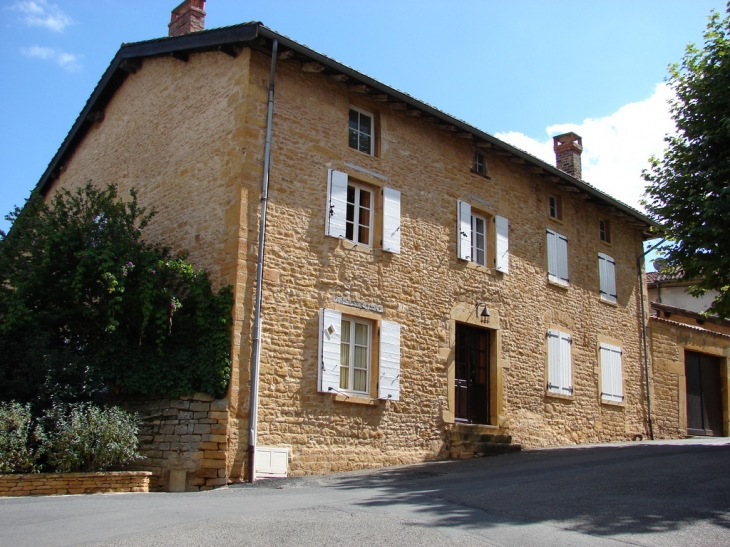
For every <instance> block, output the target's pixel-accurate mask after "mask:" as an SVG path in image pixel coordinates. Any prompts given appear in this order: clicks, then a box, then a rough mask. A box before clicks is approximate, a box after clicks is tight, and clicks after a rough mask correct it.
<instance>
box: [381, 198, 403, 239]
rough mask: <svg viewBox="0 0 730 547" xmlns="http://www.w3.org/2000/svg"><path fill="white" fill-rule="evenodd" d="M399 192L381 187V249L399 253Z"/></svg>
mask: <svg viewBox="0 0 730 547" xmlns="http://www.w3.org/2000/svg"><path fill="white" fill-rule="evenodd" d="M400 232H401V230H400V192H399V191H398V190H393V189H392V188H383V250H384V251H387V252H389V253H400Z"/></svg>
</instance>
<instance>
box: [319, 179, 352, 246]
mask: <svg viewBox="0 0 730 547" xmlns="http://www.w3.org/2000/svg"><path fill="white" fill-rule="evenodd" d="M324 228H325V234H326V235H328V236H332V237H341V238H344V237H345V233H346V230H347V173H343V172H342V171H335V170H334V169H328V170H327V218H326V219H325V223H324Z"/></svg>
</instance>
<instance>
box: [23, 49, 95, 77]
mask: <svg viewBox="0 0 730 547" xmlns="http://www.w3.org/2000/svg"><path fill="white" fill-rule="evenodd" d="M21 51H22V53H23V55H26V56H28V57H35V58H36V59H43V60H46V61H53V62H55V63H57V64H58V65H59V66H60V67H61V68H63V69H64V70H68V71H69V72H77V71H79V70H81V62H80V59H81V56H80V55H74V54H73V53H66V52H65V51H61V50H60V49H55V48H51V47H41V46H31V47H28V48H23V49H22V50H21Z"/></svg>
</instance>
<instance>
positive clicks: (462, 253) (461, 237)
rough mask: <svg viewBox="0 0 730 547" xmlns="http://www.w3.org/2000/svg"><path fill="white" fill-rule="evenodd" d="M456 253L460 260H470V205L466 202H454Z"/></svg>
mask: <svg viewBox="0 0 730 547" xmlns="http://www.w3.org/2000/svg"><path fill="white" fill-rule="evenodd" d="M456 214H457V221H456V230H457V236H458V238H457V253H458V257H459V258H461V259H462V260H471V205H469V204H468V203H467V202H466V201H461V200H458V201H457V202H456Z"/></svg>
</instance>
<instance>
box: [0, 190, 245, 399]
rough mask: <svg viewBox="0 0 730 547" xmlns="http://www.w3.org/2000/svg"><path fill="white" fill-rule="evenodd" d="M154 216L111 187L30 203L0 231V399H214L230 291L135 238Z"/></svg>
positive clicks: (224, 356) (223, 364) (225, 351)
mask: <svg viewBox="0 0 730 547" xmlns="http://www.w3.org/2000/svg"><path fill="white" fill-rule="evenodd" d="M153 214H154V212H153V211H147V210H145V209H144V208H141V207H139V205H138V203H137V196H136V193H135V192H134V191H132V192H131V200H130V201H128V202H127V203H125V202H123V201H122V200H121V199H119V197H118V195H117V189H116V187H115V186H109V187H107V188H106V189H98V188H95V187H94V186H92V185H91V183H89V184H87V185H86V186H85V187H84V188H81V189H79V190H77V191H75V192H74V193H71V192H68V191H65V190H62V191H60V192H58V193H56V194H55V195H54V197H53V198H51V199H50V200H49V201H48V203H46V202H45V201H44V200H43V199H42V198H41V197H40V196H38V195H35V194H34V195H33V196H31V198H30V200H29V201H28V202H27V203H26V205H25V207H24V208H23V209H22V210H21V209H17V208H16V210H15V211H14V212H13V213H11V214H10V215H9V216H8V217H7V218H8V220H10V221H11V222H12V228H11V230H10V232H9V233H7V234H5V233H3V232H0V400H4V401H9V400H16V401H19V402H21V403H26V402H32V403H33V406H34V411H35V412H36V413H38V412H40V411H42V410H44V409H48V408H50V407H51V406H53V405H63V404H68V403H74V402H86V401H92V402H96V403H105V402H106V401H108V400H109V399H110V398H113V397H114V396H115V395H123V396H124V395H127V396H129V395H132V396H160V395H168V396H175V395H180V394H185V393H192V392H197V391H203V392H207V393H210V394H213V395H215V396H222V395H223V394H224V392H225V389H226V387H227V384H228V378H229V375H230V359H229V354H230V333H229V326H230V310H231V306H232V296H231V291H230V288H228V287H226V288H224V289H222V290H221V291H220V292H219V294H218V295H217V296H216V295H214V294H213V293H212V291H211V287H210V281H209V279H208V276H207V274H206V272H204V271H195V270H194V269H193V268H192V267H191V266H190V265H189V264H187V263H186V262H185V257H184V256H182V257H181V256H177V257H175V256H172V254H171V252H170V250H169V249H167V248H165V247H161V246H158V245H152V244H150V243H147V242H145V241H144V240H143V239H142V231H143V229H144V228H145V227H146V226H147V224H148V223H149V221H150V219H151V218H152V216H153Z"/></svg>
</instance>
